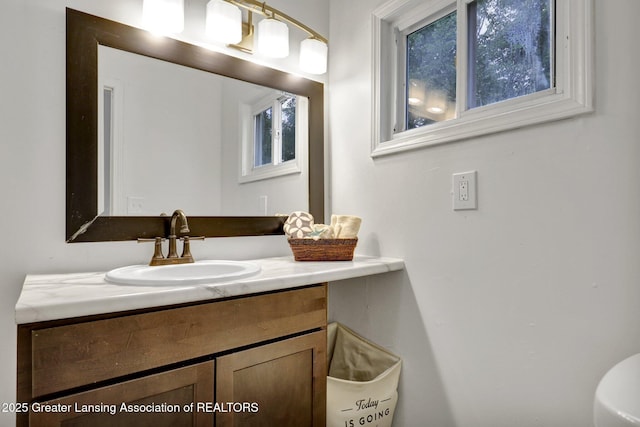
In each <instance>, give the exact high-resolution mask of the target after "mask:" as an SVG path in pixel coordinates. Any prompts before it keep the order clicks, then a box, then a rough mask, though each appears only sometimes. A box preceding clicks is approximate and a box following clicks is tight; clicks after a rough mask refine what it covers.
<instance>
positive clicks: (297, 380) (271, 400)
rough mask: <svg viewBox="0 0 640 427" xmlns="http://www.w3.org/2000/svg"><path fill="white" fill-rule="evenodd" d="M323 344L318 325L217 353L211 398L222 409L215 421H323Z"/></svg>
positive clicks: (223, 426) (254, 426)
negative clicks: (279, 338) (310, 330)
mask: <svg viewBox="0 0 640 427" xmlns="http://www.w3.org/2000/svg"><path fill="white" fill-rule="evenodd" d="M326 347H327V335H326V331H325V330H322V331H319V332H313V333H310V334H307V335H302V336H299V337H295V338H290V339H286V340H283V341H278V342H275V343H271V344H267V345H263V346H260V347H256V348H252V349H249V350H244V351H240V352H237V353H233V354H229V355H227V356H223V357H220V358H218V359H216V402H217V403H218V404H219V405H220V408H221V409H222V410H227V412H223V411H220V412H216V427H230V426H237V427H240V426H242V427H258V426H264V427H273V426H279V427H287V426H290V427H306V426H314V427H320V426H322V427H324V425H325V418H326V388H327V387H326V384H327V353H326ZM228 402H231V403H232V405H233V406H231V405H230V404H229V403H228ZM243 403H244V407H242V406H241V405H242V404H243Z"/></svg>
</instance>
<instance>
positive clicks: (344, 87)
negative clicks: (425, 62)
mask: <svg viewBox="0 0 640 427" xmlns="http://www.w3.org/2000/svg"><path fill="white" fill-rule="evenodd" d="M381 3H383V0H353V1H349V2H342V1H338V0H332V1H331V8H330V23H331V31H330V35H331V54H330V64H331V66H330V81H329V128H330V141H331V168H332V173H331V181H332V188H331V200H332V210H333V212H334V213H354V214H359V215H361V216H362V217H363V218H364V220H363V226H362V231H361V235H360V237H361V241H360V243H359V247H358V249H357V250H358V251H359V252H361V253H379V254H382V255H386V256H397V257H402V258H404V259H405V260H406V266H407V268H406V272H405V273H402V274H401V273H398V274H395V275H391V276H380V277H374V278H370V279H367V280H355V281H353V282H352V283H349V286H345V285H344V284H342V283H339V284H333V285H332V287H331V289H330V317H331V318H333V319H338V320H340V321H342V322H344V323H346V324H348V325H350V326H351V327H353V328H354V329H356V330H357V331H360V332H361V333H363V334H364V335H365V336H367V337H369V338H371V339H372V340H374V341H376V342H378V343H380V344H382V345H385V346H388V347H389V348H391V349H392V350H394V351H395V352H397V353H398V354H400V355H401V356H402V357H403V358H404V371H403V375H402V377H401V385H400V402H399V406H398V413H397V416H396V421H397V425H399V426H407V427H409V426H429V427H432V426H433V427H440V426H456V427H513V426H518V427H533V426H548V427H560V426H562V427H585V426H590V425H591V417H592V415H591V411H592V399H593V392H594V390H595V387H596V385H597V382H598V380H599V378H600V377H601V376H602V375H603V374H604V373H605V372H606V370H607V369H609V368H610V367H611V366H613V365H614V364H615V363H616V362H617V361H619V360H621V359H623V358H625V357H627V356H629V355H631V354H633V353H637V352H640V309H638V301H640V263H639V262H638V254H639V253H640V191H639V190H638V182H640V172H639V171H638V169H639V165H640V121H639V120H638V118H637V115H638V112H640V93H639V92H640V90H639V89H638V83H637V69H638V68H640V56H639V54H638V48H637V46H636V44H637V40H638V39H640V27H639V26H638V25H637V22H636V21H637V17H638V16H640V2H638V1H636V0H617V1H615V2H610V1H605V0H596V1H595V8H596V10H595V30H596V52H595V54H596V55H595V56H596V61H597V65H596V70H595V71H596V76H597V77H596V112H595V113H594V114H591V115H588V116H584V117H580V118H575V119H571V120H565V121H560V122H555V123H550V124H545V125H539V126H534V127H529V128H525V129H520V130H514V131H509V132H505V133H501V134H496V135H490V136H486V137H483V138H477V139H474V140H468V141H462V142H458V143H452V144H448V145H444V146H439V147H433V148H426V149H421V150H418V151H413V152H407V153H403V154H398V155H394V156H388V157H385V158H379V159H376V160H373V159H371V158H370V157H369V149H370V144H371V138H372V136H371V131H370V127H371V126H370V124H371V117H370V111H371V70H370V67H369V64H370V63H371V54H370V52H371V37H370V31H371V28H370V22H371V18H370V12H371V11H372V10H373V9H374V8H375V7H377V6H378V5H379V4H381ZM468 170H477V171H478V197H479V209H478V210H477V211H466V212H465V211H458V212H453V211H452V210H451V195H450V191H451V174H452V173H455V172H464V171H468Z"/></svg>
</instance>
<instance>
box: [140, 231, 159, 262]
mask: <svg viewBox="0 0 640 427" xmlns="http://www.w3.org/2000/svg"><path fill="white" fill-rule="evenodd" d="M147 242H154V243H155V248H154V250H153V256H152V257H151V263H152V264H151V265H153V262H154V261H155V260H159V259H164V255H163V254H162V242H164V237H155V238H153V239H147V238H142V237H141V238H138V243H147Z"/></svg>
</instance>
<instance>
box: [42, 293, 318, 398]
mask: <svg viewBox="0 0 640 427" xmlns="http://www.w3.org/2000/svg"><path fill="white" fill-rule="evenodd" d="M326 307H327V295H326V286H324V285H321V286H314V287H309V288H303V289H296V290H290V291H285V292H278V293H273V294H264V295H257V296H249V297H244V298H238V299H232V300H226V301H219V302H211V303H206V304H199V305H194V306H188V307H180V308H172V309H166V310H160V311H154V312H150V313H143V314H133V315H128V316H123V317H116V318H112V319H104V320H95V321H88V322H83V323H77V324H72V325H66V326H58V327H52V328H42V329H34V330H32V331H31V362H32V366H31V367H32V377H31V382H32V383H31V389H32V390H31V396H32V397H39V396H43V395H47V394H50V393H55V392H58V391H62V390H67V389H71V388H74V387H78V386H82V385H86V384H91V383H94V382H99V381H104V380H108V379H111V378H117V377H121V376H125V375H128V374H132V373H136V372H140V371H144V370H147V369H153V368H157V367H161V366H165V365H170V364H172V363H178V362H182V361H185V360H189V359H194V358H197V357H202V356H207V355H211V354H215V353H219V352H222V351H226V350H231V349H234V348H238V347H242V346H246V345H251V344H254V343H258V342H261V341H267V340H271V339H275V338H278V337H282V336H286V335H289V334H295V333H298V332H302V331H307V330H310V329H314V328H319V327H324V326H325V325H326V321H327V319H326Z"/></svg>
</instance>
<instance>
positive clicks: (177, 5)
mask: <svg viewBox="0 0 640 427" xmlns="http://www.w3.org/2000/svg"><path fill="white" fill-rule="evenodd" d="M142 22H143V25H144V27H145V28H147V29H148V30H150V31H153V32H158V33H163V34H166V33H174V34H176V33H181V32H182V30H184V0H144V1H143V3H142Z"/></svg>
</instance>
